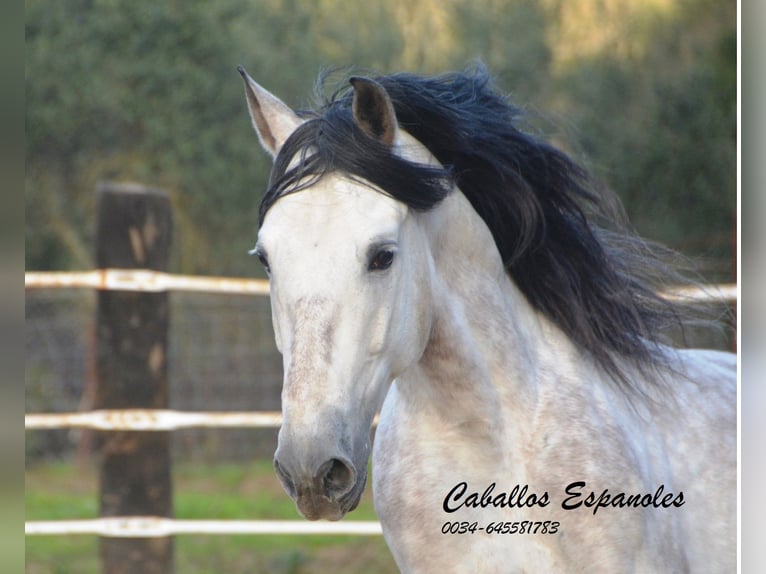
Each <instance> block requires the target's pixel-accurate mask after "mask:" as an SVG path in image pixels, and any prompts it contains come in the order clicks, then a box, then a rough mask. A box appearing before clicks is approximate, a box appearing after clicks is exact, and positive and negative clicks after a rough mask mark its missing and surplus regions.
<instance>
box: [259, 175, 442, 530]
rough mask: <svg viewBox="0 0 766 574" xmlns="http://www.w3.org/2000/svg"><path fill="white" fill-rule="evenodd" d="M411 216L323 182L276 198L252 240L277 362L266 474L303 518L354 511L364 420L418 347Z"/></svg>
mask: <svg viewBox="0 0 766 574" xmlns="http://www.w3.org/2000/svg"><path fill="white" fill-rule="evenodd" d="M417 217H418V216H417V215H416V214H413V213H411V212H410V211H409V210H408V209H407V208H406V206H404V205H403V204H401V203H399V202H397V201H395V200H393V199H391V198H390V197H388V196H386V195H384V194H382V193H379V192H376V191H374V190H372V189H370V188H368V187H366V186H364V185H361V184H359V183H355V182H352V181H350V180H349V179H346V178H343V177H341V176H340V175H332V174H331V175H327V176H325V177H324V178H323V179H322V180H320V182H319V183H318V184H317V185H316V186H314V187H312V188H310V189H307V190H304V191H300V192H297V193H295V194H291V195H286V196H284V197H282V198H281V199H279V200H278V201H277V202H276V203H275V204H274V205H273V206H272V207H271V209H270V210H269V211H268V213H267V214H266V217H265V220H264V223H263V226H262V227H261V230H260V232H259V235H258V244H257V246H256V251H257V253H258V255H259V256H260V257H261V258H262V260H264V261H265V262H266V263H267V265H268V267H269V270H270V275H271V305H272V316H273V324H274V332H275V337H276V342H277V347H278V348H279V350H280V352H281V353H282V356H283V364H284V387H283V390H282V414H283V417H284V422H283V425H282V428H281V430H280V433H279V446H278V449H277V452H276V454H275V467H276V469H277V474H278V476H279V477H280V480H281V481H282V483H283V485H284V486H285V489H286V490H287V492H288V493H289V494H290V495H291V496H292V497H293V498H294V499H295V500H296V502H297V506H298V510H299V511H300V512H301V514H303V515H304V516H305V517H306V518H308V519H317V518H325V519H330V520H337V519H339V518H341V517H342V516H343V515H344V514H345V513H346V512H348V511H350V510H352V509H353V508H355V507H356V505H357V503H358V501H359V497H360V496H361V494H362V491H363V490H364V484H365V480H366V474H367V472H366V469H367V460H368V458H369V453H370V427H371V424H372V420H373V417H374V415H375V413H376V412H377V410H378V409H379V408H380V406H381V404H382V401H383V398H384V397H385V393H386V391H387V390H388V388H389V385H390V383H391V381H392V380H393V379H394V378H395V377H396V376H397V374H399V373H401V372H402V371H403V370H404V369H406V368H408V367H409V366H411V365H412V364H414V363H415V362H416V361H417V360H418V359H419V358H420V356H421V355H422V353H423V350H424V348H425V345H426V343H427V339H428V335H429V332H430V316H431V313H430V299H428V295H427V294H428V293H429V292H430V289H429V285H428V282H429V277H430V266H431V262H430V256H429V254H428V249H427V242H426V238H425V235H424V233H423V231H422V229H421V227H420V226H419V225H417Z"/></svg>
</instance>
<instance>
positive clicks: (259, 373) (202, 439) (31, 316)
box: [25, 289, 282, 462]
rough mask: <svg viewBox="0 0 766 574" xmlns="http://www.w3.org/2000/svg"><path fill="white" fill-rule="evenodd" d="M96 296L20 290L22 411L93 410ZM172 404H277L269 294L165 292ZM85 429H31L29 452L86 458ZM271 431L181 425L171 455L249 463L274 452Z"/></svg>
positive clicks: (187, 407)
mask: <svg viewBox="0 0 766 574" xmlns="http://www.w3.org/2000/svg"><path fill="white" fill-rule="evenodd" d="M95 298H96V295H95V292H94V291H91V290H80V289H39V290H38V289H35V290H27V293H26V330H25V339H26V341H25V347H26V381H25V387H26V411H27V412H29V413H31V412H37V413H57V412H75V411H85V410H89V409H90V408H91V407H92V401H93V394H94V388H95V373H94V370H95V369H94V361H95V357H94V352H95V351H94V340H95V333H94V329H95V324H94V314H95ZM170 305H171V311H170V312H171V320H170V333H169V357H168V376H169V378H170V385H169V386H170V405H169V406H170V408H171V409H175V410H179V411H274V410H277V411H278V410H279V392H280V388H281V370H282V363H281V358H280V356H279V354H278V352H277V350H276V347H275V345H274V341H273V335H272V330H271V311H270V307H269V301H268V298H266V297H253V296H247V295H229V294H205V293H185V292H174V293H171V295H170ZM94 432H97V431H92V430H86V429H51V430H40V431H36V432H34V433H29V434H28V435H27V447H26V448H27V457H28V459H29V460H30V462H31V461H34V460H35V459H37V458H40V457H69V456H72V455H74V454H78V455H79V456H80V457H86V456H88V454H89V453H90V449H91V447H92V445H93V441H92V440H91V439H92V434H93V433H94ZM275 435H276V430H273V429H252V428H249V429H248V428H241V429H238V428H206V429H181V430H178V431H176V432H174V433H173V452H174V455H175V456H179V457H184V458H185V459H202V460H205V461H215V460H247V459H252V458H254V457H262V456H271V454H273V451H274V447H275V444H276V436H275Z"/></svg>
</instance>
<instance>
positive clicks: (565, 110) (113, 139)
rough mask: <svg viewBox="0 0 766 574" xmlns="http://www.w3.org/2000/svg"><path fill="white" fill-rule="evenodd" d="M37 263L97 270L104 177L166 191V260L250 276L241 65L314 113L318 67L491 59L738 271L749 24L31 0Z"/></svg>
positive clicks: (645, 5) (385, 6)
mask: <svg viewBox="0 0 766 574" xmlns="http://www.w3.org/2000/svg"><path fill="white" fill-rule="evenodd" d="M26 12H27V24H26V37H27V51H26V65H27V77H26V102H27V105H26V126H27V141H26V146H27V150H26V158H27V175H26V203H27V208H26V219H27V232H26V244H27V268H29V269H63V268H87V267H90V266H91V265H92V261H91V257H92V255H91V254H92V252H93V248H92V245H91V241H92V230H93V212H94V205H93V204H94V195H93V190H94V189H95V186H96V184H97V182H98V181H101V180H136V181H139V182H141V183H144V184H148V185H152V186H157V187H161V188H164V189H166V190H167V191H168V192H169V193H170V194H171V197H172V199H173V202H174V206H175V208H176V238H175V239H176V241H175V250H174V254H175V255H174V260H173V268H174V270H176V271H182V272H190V273H191V272H196V273H206V274H218V273H220V274H234V275H251V274H253V273H256V272H258V271H256V270H257V268H258V266H257V265H255V264H254V263H253V262H252V260H250V259H248V258H247V256H246V251H247V250H248V249H249V248H250V246H251V245H252V243H253V242H254V241H255V235H256V231H257V230H256V221H257V218H256V213H257V207H258V203H259V201H260V194H261V192H262V190H263V189H264V187H265V185H266V181H267V177H268V170H269V159H268V158H267V156H266V154H265V153H263V152H262V151H261V150H260V149H259V146H258V144H257V140H256V138H255V136H254V134H253V133H252V129H251V127H250V125H249V118H248V116H247V112H246V108H245V104H244V97H243V93H242V86H241V81H240V79H239V77H238V75H237V73H236V71H235V68H236V65H238V64H243V65H245V66H246V67H247V68H248V70H249V71H250V72H251V74H252V75H253V76H254V77H255V78H256V79H258V80H259V81H261V82H262V83H263V84H264V85H266V86H267V87H268V88H269V89H270V90H271V91H273V92H274V93H277V94H279V95H280V96H281V97H283V98H284V99H285V100H286V101H287V102H288V103H289V104H291V105H293V106H295V107H303V106H305V105H307V104H308V103H310V102H309V100H308V95H309V94H310V92H311V87H312V84H313V82H314V78H315V77H316V74H317V72H318V71H319V70H322V69H328V68H333V67H338V66H348V65H354V66H357V67H359V68H361V69H373V70H377V71H381V72H390V71H397V70H402V69H408V70H413V71H421V72H429V73H431V72H439V71H444V70H448V69H453V68H457V67H462V66H465V65H466V64H469V63H470V62H471V61H472V60H474V59H476V58H480V59H482V60H483V61H484V62H485V63H487V65H488V66H489V67H490V69H491V71H492V72H493V73H494V74H495V75H496V76H497V78H498V82H499V84H500V86H501V87H502V88H503V89H505V90H507V91H508V92H509V93H510V94H511V95H512V96H513V98H514V99H515V100H516V101H517V102H518V103H519V104H521V105H522V106H524V107H528V108H531V109H534V110H539V111H540V112H541V113H542V114H543V115H544V116H546V117H549V118H553V122H548V123H547V124H546V125H548V126H550V125H551V123H552V124H553V125H554V127H547V128H545V131H547V132H549V133H550V135H551V136H552V137H553V138H554V139H555V140H556V142H557V143H559V144H560V145H562V146H564V147H565V148H568V149H570V150H575V151H576V152H577V153H576V155H581V156H584V157H586V158H587V159H588V161H589V162H590V164H591V167H593V168H594V170H595V171H596V173H597V174H598V175H599V176H600V177H601V178H602V179H604V180H605V182H606V183H607V184H608V185H609V186H611V187H612V188H614V189H615V190H616V191H617V192H618V193H619V195H620V196H621V197H622V199H623V201H624V202H625V204H626V207H627V210H628V212H629V215H630V216H631V219H632V220H633V221H634V223H635V225H636V227H637V228H638V230H639V231H640V232H642V233H644V234H646V235H648V236H650V237H651V238H653V239H657V240H660V241H664V242H668V243H670V244H671V245H673V246H674V247H677V248H681V249H683V250H685V251H687V252H689V253H691V254H704V255H707V256H709V257H713V258H715V260H716V261H717V262H718V264H717V268H719V270H721V271H724V274H723V276H724V277H725V276H726V272H728V270H729V269H730V259H731V256H732V254H731V252H730V251H731V247H732V241H731V238H732V226H733V222H734V219H735V209H736V181H735V173H736V170H735V166H736V22H735V5H734V3H732V2H730V1H729V0H704V1H701V0H700V1H697V0H695V1H691V0H689V1H685V2H681V3H678V2H669V1H666V0H652V1H651V2H639V1H638V0H619V1H617V0H610V1H606V2H593V1H592V0H578V1H567V2H562V1H560V0H546V1H544V2H539V3H530V2H527V1H524V0H506V1H500V0H473V1H470V0H455V1H453V2H449V3H446V2H441V1H436V0H424V1H423V2H418V3H413V2H410V1H409V0H388V1H383V0H380V1H373V0H371V1H369V2H345V1H342V0H321V1H317V2H301V1H299V0H282V1H280V0H215V1H212V2H202V1H200V0H196V1H189V2H151V1H149V0H132V1H131V2H126V1H122V2H121V1H118V0H70V1H68V2H55V1H54V0H28V1H27V2H26Z"/></svg>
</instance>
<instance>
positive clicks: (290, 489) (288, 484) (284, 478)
mask: <svg viewBox="0 0 766 574" xmlns="http://www.w3.org/2000/svg"><path fill="white" fill-rule="evenodd" d="M274 470H275V471H276V473H277V477H278V478H279V480H280V482H281V483H282V486H284V488H285V490H286V491H287V493H288V494H289V495H290V496H292V497H293V498H295V494H296V490H295V483H294V482H293V479H292V478H290V475H289V474H288V473H287V471H286V470H285V469H284V468H282V465H281V464H279V461H278V460H277V459H276V458H275V459H274Z"/></svg>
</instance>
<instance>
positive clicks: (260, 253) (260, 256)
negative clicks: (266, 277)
mask: <svg viewBox="0 0 766 574" xmlns="http://www.w3.org/2000/svg"><path fill="white" fill-rule="evenodd" d="M255 256H256V257H258V261H260V262H261V265H263V268H264V269H265V270H266V273H271V269H269V260H268V258H267V257H266V254H265V253H264V252H263V251H256V252H255Z"/></svg>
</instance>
